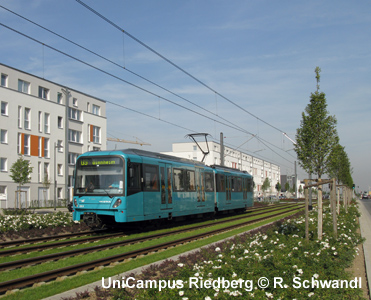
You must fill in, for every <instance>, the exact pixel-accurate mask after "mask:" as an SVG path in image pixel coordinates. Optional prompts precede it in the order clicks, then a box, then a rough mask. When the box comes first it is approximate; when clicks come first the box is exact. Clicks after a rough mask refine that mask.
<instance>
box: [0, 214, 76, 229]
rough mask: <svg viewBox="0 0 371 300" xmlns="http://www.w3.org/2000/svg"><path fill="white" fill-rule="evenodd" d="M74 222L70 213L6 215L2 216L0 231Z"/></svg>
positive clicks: (66, 224) (0, 218) (38, 227)
mask: <svg viewBox="0 0 371 300" xmlns="http://www.w3.org/2000/svg"><path fill="white" fill-rule="evenodd" d="M71 224H73V222H72V217H71V214H70V213H64V212H57V213H50V214H44V215H41V214H30V215H20V216H16V215H6V216H0V232H1V233H4V232H9V231H21V230H28V229H43V228H47V227H57V226H68V225H71Z"/></svg>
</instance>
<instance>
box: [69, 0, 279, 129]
mask: <svg viewBox="0 0 371 300" xmlns="http://www.w3.org/2000/svg"><path fill="white" fill-rule="evenodd" d="M76 2H78V3H79V4H81V5H82V6H84V7H85V8H87V9H88V10H90V11H91V12H92V13H94V14H95V15H97V16H99V17H100V18H102V19H103V20H104V21H106V22H107V23H109V24H111V25H112V26H113V27H115V28H116V29H118V30H120V31H121V32H123V33H124V34H126V35H127V36H129V37H130V38H131V39H133V40H134V41H136V42H137V43H139V44H140V45H142V46H143V47H145V48H147V49H148V50H149V51H151V52H152V53H154V54H156V55H157V56H159V57H160V58H162V59H163V60H165V61H166V62H168V63H169V64H171V65H172V66H174V67H175V68H177V69H178V70H180V71H181V72H183V73H184V74H186V75H187V76H189V77H191V78H192V79H194V80H195V81H197V82H198V83H199V84H201V85H203V86H204V87H206V88H207V89H209V90H210V91H212V92H214V93H215V94H216V95H218V96H219V97H221V98H223V99H224V100H226V101H228V102H229V103H231V104H233V105H234V106H236V107H238V108H239V109H241V110H242V111H244V112H246V113H247V114H249V115H250V116H252V117H254V118H256V119H257V120H259V121H260V122H262V123H264V124H266V125H268V126H270V127H271V128H273V129H275V130H277V131H279V132H280V133H284V131H283V130H281V129H279V128H277V127H276V126H274V125H272V124H270V123H268V122H267V121H265V120H263V119H261V118H259V117H258V116H256V115H255V114H253V113H251V112H250V111H248V110H247V109H245V108H243V107H242V106H241V105H239V104H237V103H235V102H234V101H232V100H230V99H229V98H227V97H226V96H224V95H222V94H220V93H219V92H218V91H216V90H215V89H213V88H212V87H210V86H209V85H207V84H206V83H204V82H203V81H201V80H200V79H198V78H197V77H195V76H193V75H192V74H190V73H189V72H187V71H186V70H184V69H183V68H182V67H180V66H178V65H177V64H175V63H174V62H172V61H171V60H170V59H168V58H166V57H165V56H163V55H162V54H161V53H159V52H157V51H156V50H154V49H153V48H152V47H150V46H148V45H147V44H145V43H144V42H142V41H141V40H139V39H138V38H136V37H135V36H133V35H132V34H130V33H129V32H127V31H126V30H124V29H123V28H121V27H120V26H119V25H117V24H116V23H114V22H112V21H111V20H109V19H108V18H106V17H105V16H103V15H102V14H101V13H99V12H98V11H96V10H95V9H93V8H92V7H90V6H89V5H87V4H86V3H84V2H83V1H81V0H76Z"/></svg>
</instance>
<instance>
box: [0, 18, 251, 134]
mask: <svg viewBox="0 0 371 300" xmlns="http://www.w3.org/2000/svg"><path fill="white" fill-rule="evenodd" d="M0 25H1V26H3V27H5V28H8V29H9V30H11V31H13V32H15V33H18V34H20V35H22V36H24V37H26V38H28V39H30V40H32V41H34V42H36V43H38V44H41V45H44V46H45V47H47V48H49V49H51V50H54V51H56V52H58V53H60V54H63V55H65V56H67V57H69V58H71V59H73V60H76V61H78V62H80V63H82V64H84V65H86V66H89V67H91V68H93V69H95V70H97V71H100V72H102V73H104V74H106V75H108V76H110V77H112V78H115V79H117V80H120V81H122V82H124V83H126V84H128V85H131V86H133V87H135V88H137V89H139V90H141V91H143V92H146V93H148V94H150V95H152V96H155V97H159V98H160V99H163V100H165V101H167V102H169V103H172V104H174V105H176V106H179V107H181V108H183V109H185V110H188V111H190V112H192V113H194V114H197V115H199V116H201V117H204V118H207V119H209V120H211V121H215V122H217V123H219V124H221V125H224V126H227V127H230V128H232V129H235V130H238V131H241V132H244V133H247V134H250V135H253V133H251V132H249V131H247V130H244V129H241V128H238V127H235V126H232V125H230V124H226V123H224V122H221V121H219V120H216V119H213V118H211V117H209V116H206V115H204V114H202V113H200V112H197V111H195V110H192V109H190V108H188V107H185V106H184V105H180V104H179V103H176V102H174V101H172V100H170V99H167V98H165V97H163V96H161V95H158V94H156V93H154V92H151V91H149V90H147V89H145V88H143V87H140V86H139V85H137V84H134V83H132V82H130V81H127V80H125V79H123V78H121V77H119V76H116V75H114V74H111V73H109V72H107V71H105V70H103V69H101V68H98V67H97V66H94V65H92V64H90V63H88V62H86V61H83V60H81V59H79V58H77V57H75V56H73V55H70V54H68V53H66V52H63V51H61V50H59V49H57V48H54V47H52V46H50V45H48V44H45V43H43V42H41V41H39V40H37V39H35V38H33V37H31V36H29V35H27V34H25V33H22V32H20V31H18V30H16V29H14V28H11V27H9V26H7V25H5V24H3V23H0Z"/></svg>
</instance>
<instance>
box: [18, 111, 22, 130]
mask: <svg viewBox="0 0 371 300" xmlns="http://www.w3.org/2000/svg"><path fill="white" fill-rule="evenodd" d="M18 128H22V106H18Z"/></svg>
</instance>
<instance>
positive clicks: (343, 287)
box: [111, 205, 366, 300]
mask: <svg viewBox="0 0 371 300" xmlns="http://www.w3.org/2000/svg"><path fill="white" fill-rule="evenodd" d="M357 216H359V213H358V209H357V207H356V206H355V205H352V206H350V207H349V209H348V213H345V211H344V210H341V213H340V215H339V217H338V238H337V239H335V238H334V237H333V235H332V215H331V213H330V208H329V207H326V208H324V215H323V220H324V221H323V232H324V234H323V239H322V241H319V240H317V227H316V226H317V211H315V210H313V211H312V212H311V213H310V218H309V232H310V239H309V241H306V240H305V220H304V216H301V217H298V218H296V219H288V220H286V221H285V222H281V223H276V224H275V226H272V227H271V228H267V229H264V230H262V231H261V232H258V233H255V234H252V233H250V234H245V235H242V236H238V237H235V238H234V239H233V240H229V241H227V242H223V243H220V244H218V245H217V246H211V247H208V248H205V249H202V250H201V251H199V252H197V253H195V254H192V255H188V256H183V257H181V258H180V259H179V261H177V262H174V261H170V260H168V261H166V262H164V263H163V264H161V265H160V266H151V267H150V268H148V269H146V270H145V271H144V272H143V273H142V274H140V275H134V274H132V276H128V277H127V278H124V279H121V278H120V280H119V281H118V282H117V285H118V284H120V285H121V286H120V288H117V285H116V288H115V289H111V294H112V295H113V299H132V298H133V297H134V298H136V299H183V300H186V299H207V300H209V299H231V298H233V297H237V298H241V299H309V298H310V299H362V291H361V289H360V288H359V287H360V284H361V283H360V282H359V278H354V276H353V275H352V274H349V273H347V272H346V271H345V269H346V268H347V267H349V266H350V265H351V263H352V261H353V258H354V256H355V255H356V254H357V252H358V248H357V245H359V244H360V243H361V242H362V238H361V237H360V235H359V234H358V233H357V228H358V227H359V224H358V222H357ZM263 231H264V232H263ZM362 284H363V285H364V284H366V282H362ZM125 285H126V287H125Z"/></svg>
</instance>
